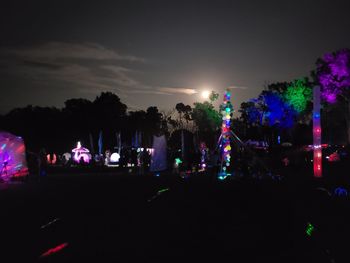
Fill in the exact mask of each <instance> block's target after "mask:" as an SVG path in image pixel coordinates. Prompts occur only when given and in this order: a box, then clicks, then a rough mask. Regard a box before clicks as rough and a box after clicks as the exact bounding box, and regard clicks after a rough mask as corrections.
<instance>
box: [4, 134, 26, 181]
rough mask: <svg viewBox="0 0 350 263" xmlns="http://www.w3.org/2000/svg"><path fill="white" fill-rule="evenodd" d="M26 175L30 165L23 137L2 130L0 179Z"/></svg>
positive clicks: (6, 179)
mask: <svg viewBox="0 0 350 263" xmlns="http://www.w3.org/2000/svg"><path fill="white" fill-rule="evenodd" d="M26 175H28V167H27V161H26V150H25V145H24V141H23V139H22V138H21V137H18V136H15V135H13V134H11V133H8V132H3V131H0V181H8V180H10V179H11V178H13V177H21V176H26Z"/></svg>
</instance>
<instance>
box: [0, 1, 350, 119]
mask: <svg viewBox="0 0 350 263" xmlns="http://www.w3.org/2000/svg"><path fill="white" fill-rule="evenodd" d="M8 2H12V4H11V6H9V4H7V6H6V5H4V4H2V5H1V8H0V34H1V35H0V81H1V82H0V85H1V96H0V113H6V112H8V111H9V110H10V109H12V108H14V107H23V106H26V105H28V104H33V105H39V106H58V107H62V106H63V105H64V104H63V103H64V101H65V100H67V99H69V98H73V97H81V98H87V99H94V98H95V97H96V95H98V94H99V93H100V92H101V91H112V92H115V93H116V94H117V95H118V96H120V98H121V99H122V101H123V102H124V103H126V104H127V105H128V106H129V109H145V108H146V107H148V106H152V105H155V106H158V107H159V108H160V109H161V110H169V109H170V108H173V107H174V106H175V104H176V103H177V102H184V103H186V104H192V103H193V102H194V101H202V100H203V99H202V98H201V96H200V91H201V90H203V89H213V90H216V91H218V92H222V91H223V90H224V89H225V88H227V87H233V88H234V90H233V94H232V98H233V100H232V101H233V105H234V107H235V108H236V109H238V108H239V105H240V103H241V102H242V101H244V100H247V99H249V98H252V97H254V96H257V95H258V93H259V92H260V91H261V89H263V87H264V85H266V84H267V83H271V82H276V81H290V80H293V79H295V78H298V77H303V76H308V75H309V73H310V71H311V70H312V69H314V67H315V61H316V59H317V58H318V57H320V56H322V55H323V54H324V53H326V52H331V51H335V50H337V49H339V48H346V47H350V16H349V4H347V2H349V1H348V0H347V1H345V0H344V1H337V0H332V1H325V0H321V1H320V0H318V1H306V0H303V1H301V0H297V1H296V0H294V1H282V0H280V1H248V0H246V1H243V0H242V1H233V0H232V1H219V0H216V1H207V2H206V1H190V0H187V1H179V0H178V1H166V0H163V1H152V0H145V1H130V0H128V1H116V0H115V1H73V0H70V1H62V0H61V1H54V0H52V1H51V0H50V1H47V0H46V1H34V0H33V1H8Z"/></svg>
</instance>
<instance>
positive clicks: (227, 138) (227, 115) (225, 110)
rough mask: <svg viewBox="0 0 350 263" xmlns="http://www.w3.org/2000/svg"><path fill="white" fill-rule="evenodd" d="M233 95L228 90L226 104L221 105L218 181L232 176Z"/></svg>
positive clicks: (225, 95) (225, 98) (225, 97)
mask: <svg viewBox="0 0 350 263" xmlns="http://www.w3.org/2000/svg"><path fill="white" fill-rule="evenodd" d="M230 100H231V93H230V92H229V91H228V90H227V91H226V92H225V94H224V102H223V104H221V105H220V110H221V114H222V125H221V136H220V142H219V143H220V148H221V169H220V172H219V174H218V179H220V180H224V179H225V178H226V177H227V176H230V175H231V174H230V173H229V171H228V170H229V168H230V165H231V136H232V132H231V118H232V114H233V106H232V104H231V101H230Z"/></svg>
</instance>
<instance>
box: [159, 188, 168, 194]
mask: <svg viewBox="0 0 350 263" xmlns="http://www.w3.org/2000/svg"><path fill="white" fill-rule="evenodd" d="M166 191H169V188H164V189H161V190H159V191H158V194H161V193H164V192H166Z"/></svg>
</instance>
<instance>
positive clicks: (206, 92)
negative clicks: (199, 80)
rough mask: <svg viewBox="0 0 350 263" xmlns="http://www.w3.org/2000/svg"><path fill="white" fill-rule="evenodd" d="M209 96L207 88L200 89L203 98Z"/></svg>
mask: <svg viewBox="0 0 350 263" xmlns="http://www.w3.org/2000/svg"><path fill="white" fill-rule="evenodd" d="M209 96H210V91H209V90H203V91H202V98H203V99H206V100H207V99H209Z"/></svg>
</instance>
